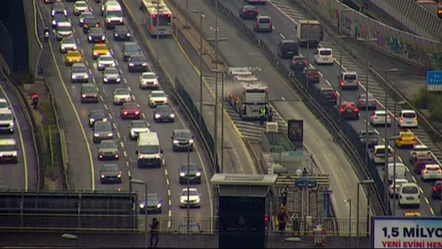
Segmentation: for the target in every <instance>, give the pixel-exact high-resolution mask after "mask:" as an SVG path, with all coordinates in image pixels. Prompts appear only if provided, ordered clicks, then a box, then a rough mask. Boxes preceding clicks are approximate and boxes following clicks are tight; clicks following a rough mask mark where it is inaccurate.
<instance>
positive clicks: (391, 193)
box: [388, 179, 408, 198]
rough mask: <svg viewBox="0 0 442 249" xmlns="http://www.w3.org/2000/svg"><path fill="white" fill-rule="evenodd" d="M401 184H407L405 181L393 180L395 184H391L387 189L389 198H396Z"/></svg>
mask: <svg viewBox="0 0 442 249" xmlns="http://www.w3.org/2000/svg"><path fill="white" fill-rule="evenodd" d="M403 183H408V180H407V179H395V184H393V183H391V184H390V187H389V188H388V195H389V196H390V198H393V197H397V195H398V193H399V189H400V188H401V185H402V184H403Z"/></svg>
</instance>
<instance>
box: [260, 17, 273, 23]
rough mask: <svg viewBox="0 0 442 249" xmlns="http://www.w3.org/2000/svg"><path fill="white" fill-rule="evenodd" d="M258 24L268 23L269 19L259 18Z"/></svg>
mask: <svg viewBox="0 0 442 249" xmlns="http://www.w3.org/2000/svg"><path fill="white" fill-rule="evenodd" d="M258 22H259V23H270V19H269V18H259V19H258Z"/></svg>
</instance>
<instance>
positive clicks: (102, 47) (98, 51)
mask: <svg viewBox="0 0 442 249" xmlns="http://www.w3.org/2000/svg"><path fill="white" fill-rule="evenodd" d="M102 55H110V51H109V47H108V46H107V44H106V43H97V44H94V47H93V48H92V58H93V59H94V60H96V59H98V57H100V56H102Z"/></svg>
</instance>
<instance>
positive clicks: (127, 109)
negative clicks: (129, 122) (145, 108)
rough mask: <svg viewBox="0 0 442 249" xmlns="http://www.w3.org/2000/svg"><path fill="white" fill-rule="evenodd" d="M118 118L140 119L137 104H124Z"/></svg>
mask: <svg viewBox="0 0 442 249" xmlns="http://www.w3.org/2000/svg"><path fill="white" fill-rule="evenodd" d="M120 117H121V118H122V119H128V118H130V119H140V118H141V109H140V106H139V105H138V104H137V103H133V102H132V103H127V102H126V103H124V104H123V106H122V107H121V110H120Z"/></svg>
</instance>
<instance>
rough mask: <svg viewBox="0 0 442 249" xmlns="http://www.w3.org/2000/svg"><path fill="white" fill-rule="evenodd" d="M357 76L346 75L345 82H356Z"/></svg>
mask: <svg viewBox="0 0 442 249" xmlns="http://www.w3.org/2000/svg"><path fill="white" fill-rule="evenodd" d="M356 78H357V77H356V75H355V74H346V75H344V80H356Z"/></svg>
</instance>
